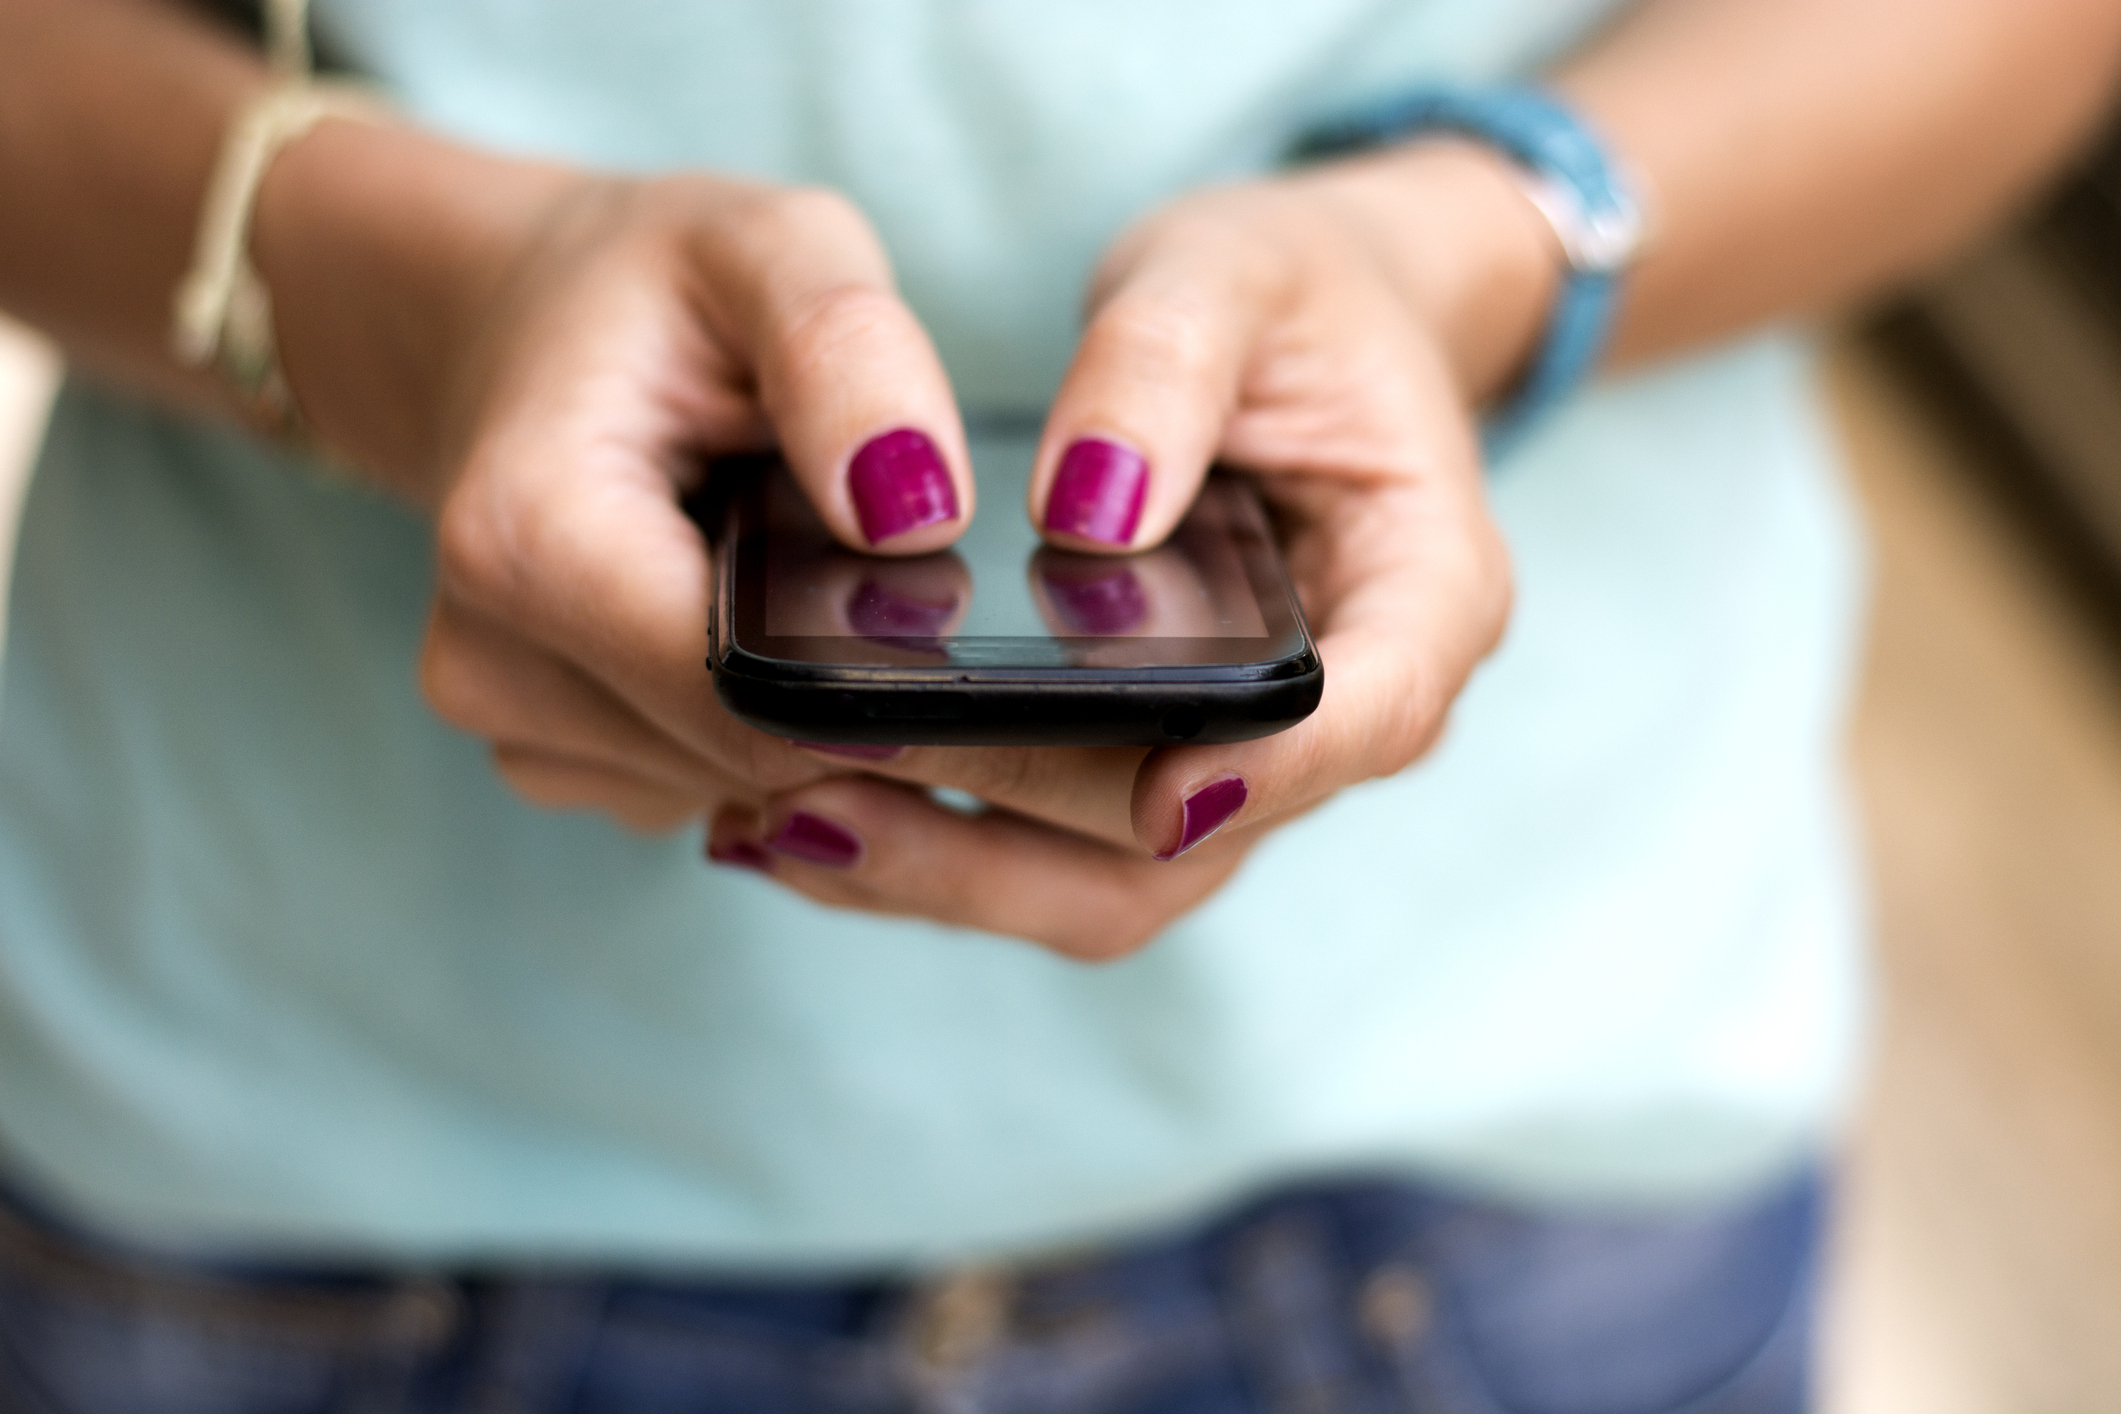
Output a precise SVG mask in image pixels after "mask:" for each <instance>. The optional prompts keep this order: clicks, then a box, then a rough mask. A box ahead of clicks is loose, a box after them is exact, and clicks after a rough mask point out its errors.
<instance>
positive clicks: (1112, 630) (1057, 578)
mask: <svg viewBox="0 0 2121 1414" xmlns="http://www.w3.org/2000/svg"><path fill="white" fill-rule="evenodd" d="M1082 558H1084V559H1091V558H1093V557H1091V556H1087V555H1086V556H1083V557H1082ZM1039 578H1040V579H1041V580H1043V581H1044V582H1045V586H1046V597H1047V598H1048V599H1050V600H1051V601H1052V603H1053V612H1054V613H1055V614H1057V615H1058V616H1059V617H1060V620H1061V622H1062V623H1063V624H1064V625H1065V626H1066V627H1067V629H1068V631H1069V632H1070V633H1095V634H1116V633H1126V632H1127V631H1128V630H1130V629H1134V628H1139V627H1140V626H1141V622H1142V620H1144V619H1146V618H1148V617H1149V601H1148V600H1147V598H1145V597H1144V596H1143V594H1142V584H1141V580H1139V579H1138V578H1136V577H1135V574H1134V571H1133V570H1130V569H1122V570H1120V571H1119V573H1117V574H1103V575H1099V576H1098V577H1097V578H1095V579H1081V580H1078V579H1069V578H1067V577H1065V576H1062V575H1057V574H1053V573H1051V572H1049V571H1041V572H1040V575H1039Z"/></svg>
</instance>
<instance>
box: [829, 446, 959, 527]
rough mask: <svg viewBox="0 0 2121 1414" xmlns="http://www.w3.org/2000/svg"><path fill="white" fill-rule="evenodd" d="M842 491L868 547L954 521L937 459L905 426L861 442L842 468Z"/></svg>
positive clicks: (951, 490) (949, 488) (953, 495)
mask: <svg viewBox="0 0 2121 1414" xmlns="http://www.w3.org/2000/svg"><path fill="white" fill-rule="evenodd" d="M847 491H848V494H850V495H851V496H853V498H854V514H855V516H856V517H857V518H858V519H860V521H861V523H862V534H864V535H866V536H867V537H869V543H870V544H872V545H874V544H877V543H878V542H880V541H884V540H889V539H890V538H891V537H892V536H894V535H904V534H905V533H906V532H907V531H909V530H919V529H920V528H921V527H922V526H924V525H933V524H935V523H936V522H937V521H939V520H953V519H955V518H956V516H957V488H956V487H955V486H953V485H951V484H950V469H949V468H948V467H946V466H944V465H943V454H942V453H941V452H938V451H937V450H936V449H935V443H934V442H932V441H930V440H929V439H928V434H926V433H925V432H917V431H915V430H914V429H913V428H911V427H901V428H899V429H898V430H897V431H895V432H886V433H884V434H883V435H882V436H878V437H872V438H870V439H869V440H868V441H867V442H865V443H863V444H862V449H861V450H860V451H858V452H856V453H855V454H854V460H853V461H852V462H850V463H849V464H848V466H847Z"/></svg>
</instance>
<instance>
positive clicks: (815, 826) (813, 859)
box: [766, 810, 862, 869]
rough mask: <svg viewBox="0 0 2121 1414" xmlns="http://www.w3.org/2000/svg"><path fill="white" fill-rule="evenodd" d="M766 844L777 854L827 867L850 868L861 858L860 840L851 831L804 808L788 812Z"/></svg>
mask: <svg viewBox="0 0 2121 1414" xmlns="http://www.w3.org/2000/svg"><path fill="white" fill-rule="evenodd" d="M766 844H767V846H768V847H769V848H771V849H773V850H774V851H776V852H778V853H780V854H785V855H788V856H789V857H790V858H793V859H801V860H806V861H807V862H809V863H811V864H822V865H824V866H825V867H826V868H828V869H851V868H853V867H854V864H855V862H856V861H857V860H859V859H860V858H861V857H862V842H861V840H859V839H858V838H856V837H855V835H854V834H853V832H852V831H850V830H848V829H846V828H845V827H844V826H840V825H835V824H833V823H832V822H831V821H830V820H827V819H825V818H824V817H823V816H821V815H812V814H810V813H809V812H808V811H804V810H798V811H797V812H796V813H795V814H793V815H790V816H789V817H788V822H787V823H786V824H784V825H782V826H781V827H780V829H778V830H776V831H774V832H773V837H772V838H771V839H769V840H767V841H766Z"/></svg>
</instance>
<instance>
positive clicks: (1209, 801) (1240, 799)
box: [1152, 771, 1252, 863]
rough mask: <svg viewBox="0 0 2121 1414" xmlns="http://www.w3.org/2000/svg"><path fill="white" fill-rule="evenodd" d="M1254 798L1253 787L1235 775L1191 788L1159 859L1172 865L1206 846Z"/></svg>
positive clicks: (1158, 853) (1220, 775)
mask: <svg viewBox="0 0 2121 1414" xmlns="http://www.w3.org/2000/svg"><path fill="white" fill-rule="evenodd" d="M1251 795H1252V791H1251V787H1250V786H1248V785H1247V784H1246V783H1245V778H1244V777H1243V776H1240V775H1238V774H1237V773H1235V772H1233V771H1224V772H1221V773H1218V774H1216V775H1212V776H1209V777H1207V778H1206V779H1204V780H1199V781H1196V782H1194V783H1193V784H1190V785H1188V786H1187V787H1186V788H1185V791H1184V794H1183V795H1182V797H1181V798H1180V801H1179V818H1178V821H1177V829H1176V831H1175V832H1174V833H1168V834H1167V835H1166V840H1167V843H1166V845H1165V847H1164V848H1162V849H1158V850H1156V851H1155V857H1156V858H1157V859H1158V860H1159V861H1160V862H1164V863H1169V862H1170V861H1171V860H1174V859H1176V858H1178V857H1179V856H1180V855H1182V854H1185V853H1186V852H1187V851H1189V850H1191V849H1194V848H1195V847H1197V846H1199V845H1201V844H1203V843H1205V842H1206V841H1207V839H1208V838H1209V837H1210V836H1211V835H1213V834H1215V832H1216V831H1218V830H1220V829H1222V827H1223V826H1225V825H1227V824H1229V823H1230V821H1231V820H1232V819H1234V818H1235V817H1236V815H1237V813H1238V812H1239V811H1241V810H1243V809H1244V808H1245V802H1246V801H1247V800H1249V799H1250V798H1251ZM1167 829H1168V827H1167ZM1152 848H1154V847H1153V846H1152Z"/></svg>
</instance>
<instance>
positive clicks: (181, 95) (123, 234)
mask: <svg viewBox="0 0 2121 1414" xmlns="http://www.w3.org/2000/svg"><path fill="white" fill-rule="evenodd" d="M264 83H265V75H264V71H263V69H262V67H261V66H260V65H259V64H258V63H257V62H256V61H255V60H253V59H251V58H249V57H248V56H246V55H245V53H244V51H243V49H242V48H241V46H240V45H239V44H238V43H236V42H235V41H234V40H233V38H232V37H229V36H224V35H221V34H218V33H217V32H216V31H214V30H213V29H212V28H211V27H210V26H208V25H206V24H204V23H202V22H200V21H197V20H195V19H193V18H192V17H191V16H190V15H188V14H187V13H185V12H183V11H181V10H178V9H176V8H175V7H173V6H169V5H162V4H150V3H144V0H67V3H66V4H63V5H60V4H52V3H50V0H0V210H4V211H5V213H6V216H5V218H4V219H0V306H4V307H5V308H7V309H8V310H9V312H11V313H13V314H16V315H18V316H20V317H21V318H23V319H26V320H28V321H30V322H31V323H34V324H37V325H39V326H40V327H42V328H43V329H44V330H45V331H47V332H48V333H50V334H51V335H53V336H54V337H55V338H57V339H58V340H59V341H60V342H61V343H62V344H63V345H64V346H65V347H66V349H67V351H68V353H69V354H70V355H72V356H73V357H75V358H76V359H79V360H81V361H83V362H85V363H87V364H89V365H91V366H94V367H97V368H99V369H101V370H103V371H106V372H108V373H111V374H113V375H116V376H119V377H122V378H125V379H127V380H128V381H131V382H134V383H137V384H141V385H144V386H147V387H150V388H152V389H155V390H157V391H158V392H160V393H162V394H164V395H167V396H171V397H176V398H181V399H184V400H186V401H189V402H192V403H194V404H200V403H205V404H212V403H214V402H217V401H218V399H219V390H218V388H217V387H216V385H215V384H214V383H213V382H212V380H210V379H208V378H206V377H204V376H202V375H199V374H196V373H191V372H188V371H186V370H184V369H181V368H179V367H178V366H177V365H176V363H175V362H174V361H173V360H172V359H171V358H170V357H169V355H168V352H167V349H168V329H169V320H170V298H171V292H172V291H173V290H174V289H175V288H176V285H177V281H178V280H179V279H180V278H181V277H182V275H183V273H184V270H185V267H186V264H187V262H188V261H189V259H190V255H191V241H192V231H193V225H194V222H195V221H196V219H197V214H198V209H199V201H200V197H201V195H202V193H203V192H204V189H205V185H206V178H207V173H208V171H209V170H210V169H211V167H212V165H213V159H214V151H215V148H216V146H217V145H218V143H219V141H220V136H221V130H222V126H223V124H224V122H225V121H226V118H227V115H228V114H229V113H230V112H232V111H233V110H234V109H235V107H236V106H237V105H238V104H240V103H241V102H242V101H243V99H244V98H245V97H247V96H248V95H249V94H251V93H254V92H256V91H257V90H259V89H260V88H262V87H263V85H264Z"/></svg>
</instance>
